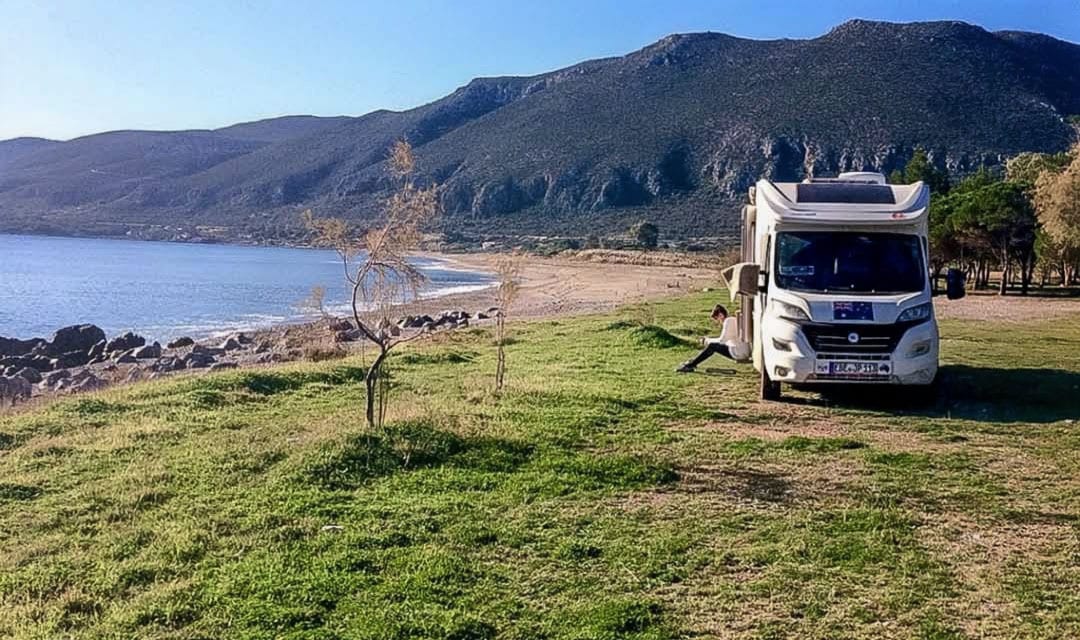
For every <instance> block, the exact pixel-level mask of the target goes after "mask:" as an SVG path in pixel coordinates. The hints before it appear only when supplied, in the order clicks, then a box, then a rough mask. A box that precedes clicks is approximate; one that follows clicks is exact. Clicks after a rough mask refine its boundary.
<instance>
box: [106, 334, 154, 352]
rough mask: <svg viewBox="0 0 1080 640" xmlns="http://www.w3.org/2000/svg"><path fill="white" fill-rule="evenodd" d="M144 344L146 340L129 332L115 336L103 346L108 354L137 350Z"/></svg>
mask: <svg viewBox="0 0 1080 640" xmlns="http://www.w3.org/2000/svg"><path fill="white" fill-rule="evenodd" d="M145 344H146V338H144V337H142V336H140V335H136V334H134V333H132V332H130V331H128V332H127V333H125V334H123V335H119V336H116V337H115V338H113V339H112V340H109V342H108V344H106V345H105V350H106V351H108V352H109V353H112V352H113V351H127V350H129V349H137V348H139V347H141V346H143V345H145Z"/></svg>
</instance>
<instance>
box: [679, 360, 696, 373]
mask: <svg viewBox="0 0 1080 640" xmlns="http://www.w3.org/2000/svg"><path fill="white" fill-rule="evenodd" d="M694 369H695V367H694V365H692V364H690V363H689V362H685V363H683V364H681V365H679V368H677V369H675V373H693V372H694Z"/></svg>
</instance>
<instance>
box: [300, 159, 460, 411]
mask: <svg viewBox="0 0 1080 640" xmlns="http://www.w3.org/2000/svg"><path fill="white" fill-rule="evenodd" d="M387 167H388V171H389V173H390V176H391V178H392V179H393V180H394V182H395V185H396V189H395V191H394V193H393V194H392V195H391V196H390V197H389V198H387V200H386V202H385V205H384V217H383V221H382V223H381V224H379V225H376V226H375V227H373V228H371V229H368V230H367V231H366V232H365V233H363V234H356V233H355V232H354V231H353V230H352V229H351V227H350V226H349V224H348V223H347V222H346V221H344V220H342V219H340V218H316V217H314V216H313V215H312V214H311V212H310V211H307V212H305V213H304V221H305V223H306V225H307V227H308V229H309V230H310V231H311V232H312V233H313V234H314V236H315V242H316V244H318V245H320V246H324V247H329V248H332V249H334V250H335V251H336V252H337V254H338V257H339V258H340V259H341V265H342V269H343V271H344V276H345V280H346V282H347V283H348V284H349V288H350V291H351V297H350V302H351V308H352V316H353V322H355V323H356V327H357V329H359V331H360V333H361V334H362V335H363V337H364V339H365V340H367V341H369V342H371V343H373V344H374V345H375V347H376V349H377V353H376V355H375V359H374V360H373V361H372V363H371V366H370V367H368V370H367V373H366V374H365V377H364V383H365V388H366V391H367V403H366V404H367V406H366V411H365V417H366V419H367V424H368V427H370V428H372V429H374V428H376V427H378V426H381V425H382V421H383V418H384V416H385V412H386V396H387V391H388V389H389V383H388V381H387V380H386V379H385V378H386V376H385V373H386V372H385V371H384V365H385V362H386V358H387V356H388V355H389V354H390V351H391V350H392V349H393V348H394V347H396V346H397V345H399V344H402V343H405V342H409V341H410V340H415V339H416V338H419V337H421V336H422V335H424V332H423V331H422V330H417V331H413V332H406V331H402V330H401V329H399V328H398V326H397V325H396V324H395V323H394V322H393V320H392V319H391V314H392V313H393V312H394V310H395V309H396V308H398V307H400V306H401V305H404V304H407V303H409V302H412V301H415V300H416V299H417V297H418V294H419V290H420V287H421V286H422V285H423V284H424V283H425V281H426V277H425V276H424V274H423V272H421V271H420V270H419V269H417V268H416V267H415V266H414V265H413V264H412V263H411V262H410V261H409V259H408V257H409V253H410V252H412V251H415V250H416V249H417V248H418V247H419V244H420V240H421V237H422V236H421V232H422V229H423V227H424V226H425V225H427V224H429V223H430V222H431V221H433V220H434V219H435V217H436V216H437V215H438V213H439V199H438V187H437V185H431V186H428V187H418V186H417V185H416V183H415V173H416V159H415V156H414V155H413V150H412V146H411V145H409V143H408V142H405V141H399V142H397V143H395V144H394V145H393V146H392V147H391V148H390V154H389V158H388V160H387ZM358 236H359V237H358Z"/></svg>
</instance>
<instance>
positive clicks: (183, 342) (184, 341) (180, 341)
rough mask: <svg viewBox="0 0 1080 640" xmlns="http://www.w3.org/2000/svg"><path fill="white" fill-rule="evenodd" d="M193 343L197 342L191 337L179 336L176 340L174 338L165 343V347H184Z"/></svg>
mask: <svg viewBox="0 0 1080 640" xmlns="http://www.w3.org/2000/svg"><path fill="white" fill-rule="evenodd" d="M193 344H195V341H194V340H192V339H191V338H189V337H187V336H184V337H182V338H177V339H176V340H173V341H172V342H170V343H169V344H167V345H165V348H166V349H182V348H184V347H190V346H191V345H193Z"/></svg>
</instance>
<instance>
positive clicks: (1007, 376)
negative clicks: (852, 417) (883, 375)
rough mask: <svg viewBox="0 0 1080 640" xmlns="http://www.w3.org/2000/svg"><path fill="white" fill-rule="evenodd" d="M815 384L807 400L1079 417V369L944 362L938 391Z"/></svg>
mask: <svg viewBox="0 0 1080 640" xmlns="http://www.w3.org/2000/svg"><path fill="white" fill-rule="evenodd" d="M869 389H870V388H868V387H866V386H860V385H851V386H845V387H836V388H827V389H824V390H822V389H815V391H816V392H817V393H814V394H813V395H812V396H811V397H809V398H799V399H794V400H795V402H802V403H804V404H810V405H818V406H831V407H844V408H853V409H871V410H877V411H887V412H890V413H896V414H901V415H918V416H925V417H934V418H956V419H962V420H975V421H980V422H1031V423H1047V422H1057V421H1059V420H1070V419H1080V372H1078V371H1068V370H1064V369H1033V368H1016V369H1007V368H997V367H980V366H971V365H945V366H943V367H941V370H940V371H939V373H938V384H937V389H936V393H919V392H918V391H917V390H915V389H914V388H911V387H891V386H890V387H876V386H875V387H872V389H873V391H872V392H869Z"/></svg>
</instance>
